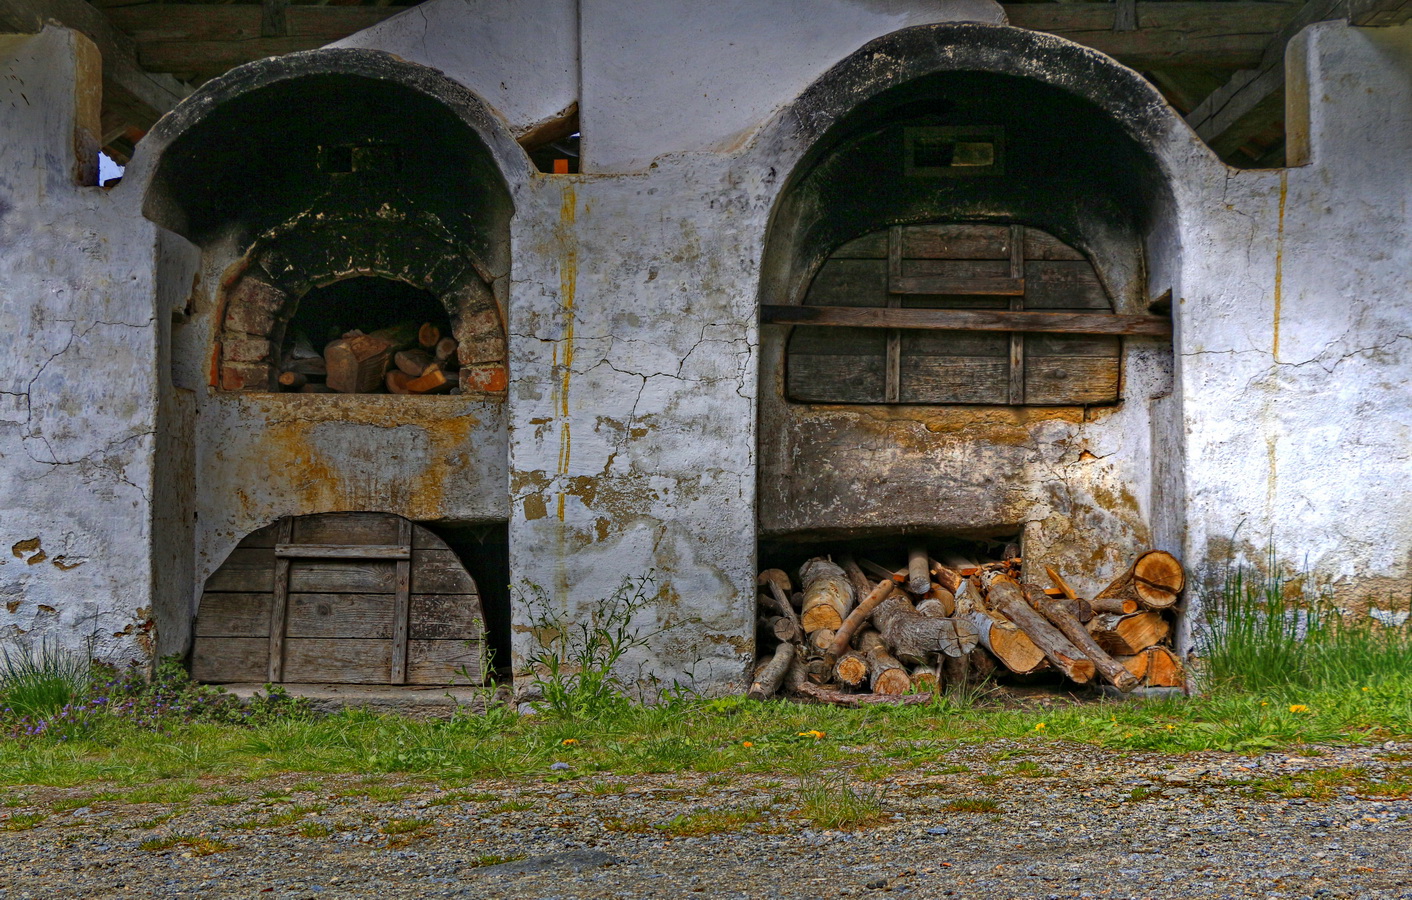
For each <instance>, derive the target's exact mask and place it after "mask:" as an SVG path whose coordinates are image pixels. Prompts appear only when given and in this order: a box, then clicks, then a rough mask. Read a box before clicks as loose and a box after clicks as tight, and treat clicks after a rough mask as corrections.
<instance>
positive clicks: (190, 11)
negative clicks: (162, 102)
mask: <svg viewBox="0 0 1412 900" xmlns="http://www.w3.org/2000/svg"><path fill="white" fill-rule="evenodd" d="M0 2H4V0H0ZM407 8H408V7H405V6H401V7H398V6H307V5H303V4H297V5H286V6H282V8H281V7H280V6H278V5H277V4H274V3H271V4H264V5H257V4H253V3H240V4H235V3H232V4H204V3H200V4H198V3H143V4H140V5H133V6H114V7H109V8H108V16H109V18H111V19H112V21H113V24H114V25H116V26H117V27H118V28H120V29H122V30H123V31H124V32H126V33H127V34H128V35H130V36H131V37H132V39H133V40H134V41H135V42H136V44H137V58H138V59H139V60H140V61H141V63H142V65H143V67H144V68H146V69H148V70H149V71H153V72H175V73H181V74H183V75H190V76H193V77H195V78H197V79H201V80H204V79H207V78H214V77H215V76H217V75H220V74H222V73H224V72H227V71H229V70H230V69H233V68H235V67H236V66H238V65H241V64H242V63H247V62H251V61H252V60H257V59H264V58H266V57H268V56H280V55H282V54H285V53H293V52H295V51H297V50H313V49H315V48H317V47H322V46H324V45H326V44H331V43H333V42H334V41H338V40H342V39H343V38H346V37H348V36H349V35H350V34H353V33H355V32H358V31H362V30H363V29H364V28H370V27H372V26H373V25H376V24H377V23H379V22H381V21H382V20H383V19H386V18H389V17H391V16H395V15H397V14H398V13H400V12H405V11H406V10H407ZM281 27H282V29H283V31H282V33H272V32H278V31H279V29H280V28H281Z"/></svg>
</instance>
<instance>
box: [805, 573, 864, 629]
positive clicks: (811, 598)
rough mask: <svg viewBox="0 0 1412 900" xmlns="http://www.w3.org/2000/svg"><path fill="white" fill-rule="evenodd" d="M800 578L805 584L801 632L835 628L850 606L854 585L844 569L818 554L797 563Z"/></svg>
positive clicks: (851, 605) (840, 623)
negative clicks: (802, 627)
mask: <svg viewBox="0 0 1412 900" xmlns="http://www.w3.org/2000/svg"><path fill="white" fill-rule="evenodd" d="M799 581H800V582H801V583H802V584H803V585H804V608H803V610H802V611H801V613H800V615H799V621H800V623H801V624H802V625H803V626H804V633H805V634H812V633H813V632H815V631H818V630H819V629H820V628H831V629H833V630H835V631H837V630H838V628H839V626H841V625H842V624H843V620H844V618H846V617H847V616H848V612H849V610H851V609H852V608H853V585H851V584H849V582H848V576H847V575H845V574H844V572H843V569H842V568H840V567H839V566H837V565H835V564H834V563H832V562H830V561H828V560H827V559H824V558H823V557H821V556H817V557H815V558H813V559H811V560H809V561H808V562H806V563H805V564H804V565H802V566H800V567H799Z"/></svg>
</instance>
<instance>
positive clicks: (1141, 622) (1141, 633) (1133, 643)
mask: <svg viewBox="0 0 1412 900" xmlns="http://www.w3.org/2000/svg"><path fill="white" fill-rule="evenodd" d="M1171 630H1172V626H1171V625H1170V624H1168V622H1167V620H1166V619H1164V618H1162V614H1161V613H1159V612H1154V611H1152V610H1145V611H1143V612H1140V613H1133V614H1132V615H1130V616H1120V615H1115V614H1113V613H1105V614H1103V615H1099V616H1094V617H1093V621H1092V622H1089V623H1088V633H1089V634H1091V635H1093V639H1094V640H1095V641H1097V642H1098V646H1100V647H1102V648H1103V649H1104V650H1106V651H1108V652H1109V653H1111V654H1113V655H1114V656H1129V655H1131V654H1134V653H1140V652H1142V651H1143V650H1146V649H1147V648H1148V647H1151V646H1152V645H1153V644H1158V643H1161V642H1162V641H1164V640H1166V638H1167V635H1168V633H1170V632H1171Z"/></svg>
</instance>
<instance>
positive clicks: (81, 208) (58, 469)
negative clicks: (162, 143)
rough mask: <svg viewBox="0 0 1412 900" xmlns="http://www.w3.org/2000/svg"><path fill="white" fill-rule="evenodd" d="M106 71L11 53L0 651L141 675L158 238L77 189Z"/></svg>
mask: <svg viewBox="0 0 1412 900" xmlns="http://www.w3.org/2000/svg"><path fill="white" fill-rule="evenodd" d="M100 78H101V64H100V63H99V61H98V54H97V50H96V49H95V48H94V47H93V45H92V44H91V43H90V42H89V41H88V39H87V38H85V37H83V36H81V35H78V34H76V33H74V32H70V31H67V30H64V29H60V28H54V27H47V28H45V29H44V30H43V31H42V32H41V33H39V34H37V35H21V36H2V37H0V379H3V384H2V385H0V531H2V532H3V533H2V534H0V545H3V547H2V548H0V549H3V553H0V602H3V604H4V605H3V607H0V636H5V637H11V636H20V635H27V636H28V637H29V638H30V639H33V640H54V641H57V642H58V643H60V644H62V645H65V646H67V647H69V648H71V649H75V650H82V649H84V648H85V646H86V645H88V644H89V643H90V642H91V644H92V649H93V651H94V652H95V653H96V654H98V655H100V656H103V657H105V658H108V659H111V660H131V659H143V658H145V657H146V656H147V653H148V652H149V650H150V649H151V647H152V639H153V637H155V635H153V634H152V633H151V632H152V631H153V628H154V626H153V614H152V611H151V607H152V600H151V597H152V594H153V581H152V558H151V534H152V531H151V509H150V500H151V497H152V494H153V489H154V488H153V448H154V440H155V432H156V424H155V423H156V407H157V378H156V367H157V359H158V346H159V340H160V323H159V320H158V318H157V316H156V315H155V313H154V302H155V297H156V296H157V294H158V289H157V285H156V283H155V271H156V257H157V253H158V246H157V243H158V242H157V238H156V228H155V227H154V226H152V225H151V224H149V223H148V222H146V221H145V220H143V219H142V218H141V216H139V215H137V212H136V210H135V209H134V208H128V207H125V206H123V205H122V204H121V203H119V202H117V201H116V200H115V198H113V197H112V196H111V195H109V194H108V193H106V192H105V191H103V190H102V189H101V188H96V187H87V186H83V185H81V184H80V183H78V182H79V175H80V165H79V160H78V159H77V158H76V155H75V147H76V145H83V144H84V143H85V142H87V143H88V144H89V146H91V147H93V148H94V149H96V144H95V143H93V139H94V137H95V135H93V134H88V135H84V134H82V130H83V129H89V130H90V131H93V130H96V129H97V127H98V122H97V93H96V92H97V91H99V90H100V89H101V81H100Z"/></svg>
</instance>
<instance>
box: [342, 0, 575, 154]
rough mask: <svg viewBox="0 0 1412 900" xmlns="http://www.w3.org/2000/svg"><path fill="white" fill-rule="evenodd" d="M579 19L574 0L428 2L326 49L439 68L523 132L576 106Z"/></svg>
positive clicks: (430, 0)
mask: <svg viewBox="0 0 1412 900" xmlns="http://www.w3.org/2000/svg"><path fill="white" fill-rule="evenodd" d="M578 20H579V10H578V2H577V0H428V2H426V3H419V4H417V5H416V6H414V7H412V8H411V9H408V10H407V11H406V12H403V13H400V14H398V15H395V16H393V17H391V18H389V19H384V20H383V21H381V22H379V23H378V24H376V25H374V26H373V27H372V28H367V29H364V30H363V31H360V32H358V33H357V34H354V35H351V36H349V37H347V38H344V39H343V40H341V41H338V42H336V43H333V44H330V45H329V46H331V47H356V48H364V49H371V50H386V51H387V52H389V53H395V54H397V55H398V56H400V57H401V58H403V59H405V60H408V61H409V62H415V63H421V64H422V65H424V66H430V67H431V68H433V69H438V70H440V71H442V72H444V73H446V75H448V76H449V77H451V78H454V79H456V80H457V81H459V82H461V83H462V84H464V85H465V86H466V87H468V88H470V89H471V90H473V91H475V92H476V93H477V94H479V95H480V96H482V97H484V98H485V100H486V102H487V103H489V104H490V105H491V106H493V107H494V108H495V110H496V111H497V112H498V113H499V114H500V115H502V116H504V117H505V121H506V122H507V123H508V124H509V126H510V130H511V131H513V132H515V133H516V134H519V133H521V132H523V131H527V130H528V129H530V128H532V127H533V126H535V125H537V124H540V123H542V122H544V121H546V120H549V119H553V118H555V117H557V116H558V115H559V114H561V113H563V112H564V111H565V110H567V109H568V108H569V107H571V106H573V105H574V104H575V103H577V102H578V99H579V37H578V28H579V22H578Z"/></svg>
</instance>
